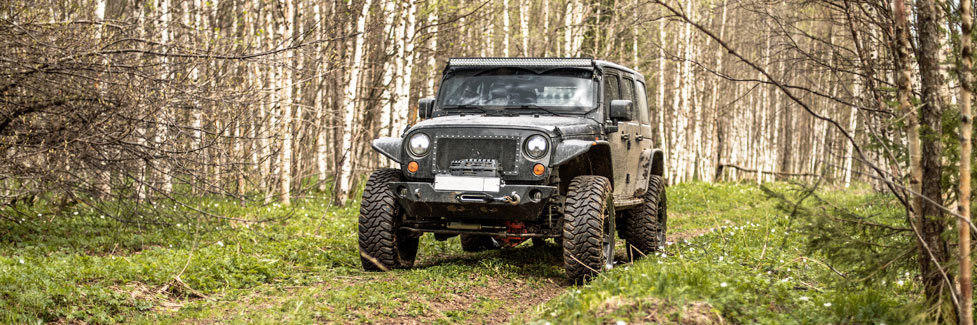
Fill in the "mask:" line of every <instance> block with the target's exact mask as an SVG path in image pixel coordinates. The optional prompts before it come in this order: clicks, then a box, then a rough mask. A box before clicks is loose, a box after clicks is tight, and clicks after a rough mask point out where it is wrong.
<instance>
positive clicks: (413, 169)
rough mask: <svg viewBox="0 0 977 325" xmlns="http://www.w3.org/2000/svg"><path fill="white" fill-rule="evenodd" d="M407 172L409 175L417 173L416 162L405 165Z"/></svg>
mask: <svg viewBox="0 0 977 325" xmlns="http://www.w3.org/2000/svg"><path fill="white" fill-rule="evenodd" d="M407 171H409V172H411V173H416V172H417V162H416V161H412V162H409V163H407Z"/></svg>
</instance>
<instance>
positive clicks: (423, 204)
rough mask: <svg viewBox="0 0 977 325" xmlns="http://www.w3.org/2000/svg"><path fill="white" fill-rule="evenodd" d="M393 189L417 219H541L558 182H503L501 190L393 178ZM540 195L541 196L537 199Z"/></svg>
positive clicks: (399, 200)
mask: <svg viewBox="0 0 977 325" xmlns="http://www.w3.org/2000/svg"><path fill="white" fill-rule="evenodd" d="M390 190H391V191H393V193H395V194H396V196H395V197H396V198H397V201H398V203H400V206H402V207H404V209H406V210H407V213H408V214H409V215H410V216H412V217H414V218H417V219H421V220H423V219H431V218H446V219H456V220H457V219H499V220H535V219H538V218H539V216H540V214H541V213H542V212H543V209H544V208H545V207H546V203H547V202H548V201H549V199H550V197H551V196H553V193H556V191H557V188H556V186H543V185H501V186H500V187H499V192H467V191H436V190H434V184H431V183H426V182H394V183H390ZM537 198H538V199H537Z"/></svg>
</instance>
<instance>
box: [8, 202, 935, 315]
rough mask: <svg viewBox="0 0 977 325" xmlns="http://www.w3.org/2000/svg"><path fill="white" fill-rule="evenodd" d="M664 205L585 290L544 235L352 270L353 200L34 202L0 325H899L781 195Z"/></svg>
mask: <svg viewBox="0 0 977 325" xmlns="http://www.w3.org/2000/svg"><path fill="white" fill-rule="evenodd" d="M773 186H774V187H775V188H779V189H780V190H782V191H783V192H789V191H788V186H787V185H785V184H774V185H773ZM823 195H825V196H828V197H830V198H831V199H832V201H833V202H838V204H840V205H842V206H847V207H851V208H853V209H856V208H857V209H860V210H861V211H870V212H872V211H874V212H877V215H881V216H883V217H894V218H898V211H897V210H894V208H893V206H892V205H891V199H888V198H886V197H885V196H882V195H877V194H872V193H871V192H870V191H869V190H867V189H864V188H861V189H855V190H847V191H828V192H825V193H823ZM668 196H669V230H668V232H669V235H668V237H669V241H670V242H673V243H674V244H673V245H670V246H668V248H666V249H665V252H664V253H663V254H656V255H654V256H648V257H647V258H645V259H642V260H640V261H638V262H634V263H630V261H626V258H625V256H623V254H621V253H618V260H619V263H618V265H617V267H615V268H614V269H613V270H611V271H608V272H605V273H604V274H602V275H601V276H599V277H598V278H596V279H595V280H594V281H592V282H590V283H589V284H587V285H582V286H576V285H572V284H571V283H569V282H568V281H567V280H566V279H565V278H564V273H563V268H562V257H561V249H560V248H559V247H558V246H556V245H555V244H554V243H552V242H548V243H547V245H546V246H544V247H533V246H532V244H531V243H524V244H522V245H520V246H518V247H515V248H512V249H503V250H495V251H487V252H481V253H465V252H462V250H461V247H460V244H459V242H458V239H457V238H452V239H449V240H448V241H443V242H438V241H435V240H434V239H433V237H430V236H429V235H428V236H425V237H423V238H422V239H421V249H420V252H419V253H418V259H417V262H416V264H415V267H414V268H412V269H410V270H395V271H392V272H387V273H372V272H363V271H361V269H360V262H359V255H358V254H357V249H356V246H357V244H356V218H357V208H356V207H355V206H356V204H355V203H354V205H353V207H348V208H334V207H328V205H326V204H325V200H324V199H320V198H304V199H299V200H296V201H295V202H294V203H293V204H292V205H291V206H289V207H282V206H278V205H270V206H245V207H241V206H239V205H237V204H235V203H234V202H229V201H223V200H199V201H200V202H198V203H199V204H198V205H197V206H196V207H195V208H197V209H206V210H207V211H208V212H210V213H214V214H216V215H221V216H227V217H230V218H234V219H220V220H219V221H215V220H211V221H210V222H206V223H205V222H202V221H197V220H186V222H185V223H181V224H177V225H175V226H174V227H168V228H159V227H153V228H144V227H138V226H133V225H131V224H129V225H126V224H120V223H118V222H116V221H113V220H111V219H110V218H103V217H102V215H100V214H98V213H96V210H94V209H91V208H78V209H76V210H71V209H69V210H63V209H61V210H55V209H53V208H46V207H43V206H38V207H35V210H36V212H37V214H38V217H37V219H36V220H34V221H27V220H23V221H22V222H20V223H10V222H6V223H2V224H0V298H2V299H0V322H3V323H25V322H35V321H38V320H40V321H47V322H62V323H63V322H79V321H80V322H134V323H158V322H165V323H184V322H190V323H225V322H232V323H238V322H259V323H279V322H295V323H309V322H356V323H360V322H374V323H415V322H416V323H431V322H437V323H441V322H444V323H509V322H514V323H548V322H553V323H564V322H585V323H594V322H615V321H625V322H656V323H661V322H665V323H672V322H674V323H703V324H704V323H718V322H733V323H740V322H752V321H759V322H764V323H768V322H773V323H782V322H788V323H791V322H798V321H801V322H814V323H822V322H844V321H848V322H852V321H854V322H886V323H900V322H905V321H907V320H908V319H907V317H910V316H909V315H912V313H906V312H905V311H906V310H907V309H906V308H908V307H906V306H911V305H912V304H911V303H910V302H911V301H914V300H915V299H916V298H917V297H916V292H917V291H918V290H917V289H916V288H914V287H913V285H912V282H913V281H908V280H909V279H908V278H909V277H911V275H910V274H909V273H906V274H904V275H902V274H901V273H896V275H894V276H892V278H891V279H890V280H888V284H886V282H887V280H882V281H881V282H878V281H875V282H868V283H861V282H854V284H853V282H852V281H841V280H843V279H845V274H844V273H843V272H836V271H837V270H832V268H831V267H828V264H826V263H824V262H822V260H823V257H822V256H820V255H819V254H817V253H813V252H809V250H807V249H806V248H805V247H806V245H805V243H806V242H808V241H809V238H808V237H807V236H806V235H804V234H803V233H802V232H801V231H798V230H796V229H795V228H802V226H803V224H802V222H801V221H796V220H794V219H793V218H790V217H788V216H787V213H786V212H784V211H786V210H785V209H784V208H783V204H784V203H785V202H789V201H782V200H780V201H778V200H777V199H772V198H770V197H769V196H768V195H765V194H764V192H763V191H761V190H760V189H759V188H758V187H757V186H756V185H747V184H704V183H693V184H680V185H675V186H671V187H669V189H668ZM778 204H779V205H780V208H778ZM54 211H57V212H54ZM66 216H70V217H71V218H67V217H66ZM268 218H271V219H272V220H274V221H268V222H251V221H247V220H262V219H268ZM805 222H806V221H805ZM205 229H206V230H205ZM619 242H621V241H620V240H619ZM619 248H621V247H619ZM618 252H623V249H618ZM900 272H901V271H900ZM902 280H907V281H905V282H903V281H902ZM839 283H842V284H839ZM896 283H898V285H894V284H896ZM804 320H807V321H804Z"/></svg>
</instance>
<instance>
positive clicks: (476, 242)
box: [459, 235, 499, 253]
mask: <svg viewBox="0 0 977 325" xmlns="http://www.w3.org/2000/svg"><path fill="white" fill-rule="evenodd" d="M459 238H460V239H461V250H463V251H466V252H471V253H474V252H481V251H486V250H490V249H496V248H499V244H498V243H496V242H495V239H492V236H488V235H461V236H459Z"/></svg>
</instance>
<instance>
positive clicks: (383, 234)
mask: <svg viewBox="0 0 977 325" xmlns="http://www.w3.org/2000/svg"><path fill="white" fill-rule="evenodd" d="M402 180H403V174H402V173H401V172H400V170H397V169H380V170H377V171H374V172H373V174H371V175H370V179H369V180H367V181H366V188H364V189H363V200H362V201H361V202H360V220H359V246H360V254H361V255H360V262H361V264H362V265H363V269H364V270H367V271H382V270H392V269H403V268H409V267H411V266H414V258H415V257H417V245H418V242H419V241H420V239H419V238H416V237H413V236H411V234H410V233H407V232H403V231H400V224H401V221H402V220H403V217H404V213H405V212H404V209H402V208H401V207H400V205H399V204H397V200H396V199H395V198H394V193H393V191H391V190H390V187H389V186H388V184H390V183H391V182H399V181H402Z"/></svg>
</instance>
